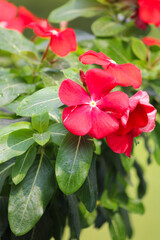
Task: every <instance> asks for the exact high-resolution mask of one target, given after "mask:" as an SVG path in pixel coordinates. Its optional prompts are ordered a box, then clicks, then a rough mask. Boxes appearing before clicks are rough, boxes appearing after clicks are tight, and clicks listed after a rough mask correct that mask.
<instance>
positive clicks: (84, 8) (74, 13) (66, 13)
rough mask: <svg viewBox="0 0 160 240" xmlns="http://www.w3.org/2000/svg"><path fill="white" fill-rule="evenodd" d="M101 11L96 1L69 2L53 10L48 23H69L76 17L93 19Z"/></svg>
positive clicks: (72, 0)
mask: <svg viewBox="0 0 160 240" xmlns="http://www.w3.org/2000/svg"><path fill="white" fill-rule="evenodd" d="M102 10H103V8H102V5H101V4H99V3H98V2H97V1H96V0H87V1H86V0H80V1H79V0H70V1H68V2H67V3H66V4H64V5H63V6H61V7H59V8H57V9H55V10H53V11H52V12H51V13H50V15H49V18H48V19H49V21H51V22H56V23H59V22H61V21H70V20H73V19H75V18H77V17H93V16H95V15H97V14H99V13H101V12H102Z"/></svg>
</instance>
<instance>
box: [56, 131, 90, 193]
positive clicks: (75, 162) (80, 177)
mask: <svg viewBox="0 0 160 240" xmlns="http://www.w3.org/2000/svg"><path fill="white" fill-rule="evenodd" d="M92 154H93V140H92V139H91V138H90V137H88V136H75V135H72V134H71V133H68V134H67V136H66V137H65V139H64V140H63V142H62V144H61V146H60V148H59V151H58V156H57V160H56V177H57V181H58V184H59V187H60V189H61V190H62V192H64V193H65V194H71V193H73V192H76V191H77V190H78V189H79V188H80V187H81V186H82V184H83V183H84V181H85V179H86V177H87V175H88V171H89V168H90V165H91V161H92Z"/></svg>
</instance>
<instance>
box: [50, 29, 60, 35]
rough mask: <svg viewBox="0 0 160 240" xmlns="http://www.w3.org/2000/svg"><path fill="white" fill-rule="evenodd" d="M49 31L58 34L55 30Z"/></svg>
mask: <svg viewBox="0 0 160 240" xmlns="http://www.w3.org/2000/svg"><path fill="white" fill-rule="evenodd" d="M50 32H51V33H52V34H54V35H58V32H57V31H56V30H50Z"/></svg>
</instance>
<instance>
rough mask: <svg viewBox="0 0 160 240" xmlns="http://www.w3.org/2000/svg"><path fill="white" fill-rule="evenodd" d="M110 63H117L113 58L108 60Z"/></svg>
mask: <svg viewBox="0 0 160 240" xmlns="http://www.w3.org/2000/svg"><path fill="white" fill-rule="evenodd" d="M109 61H110V63H113V64H117V63H116V62H115V61H114V60H109Z"/></svg>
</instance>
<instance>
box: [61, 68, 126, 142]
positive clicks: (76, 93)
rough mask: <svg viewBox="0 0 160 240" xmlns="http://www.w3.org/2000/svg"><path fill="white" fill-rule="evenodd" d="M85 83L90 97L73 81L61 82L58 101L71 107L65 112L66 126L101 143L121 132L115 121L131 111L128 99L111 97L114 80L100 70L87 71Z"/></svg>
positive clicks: (118, 93) (63, 116) (121, 96)
mask: <svg viewBox="0 0 160 240" xmlns="http://www.w3.org/2000/svg"><path fill="white" fill-rule="evenodd" d="M85 83H86V86H87V88H88V92H89V93H87V91H85V90H84V89H83V88H82V87H81V86H80V85H78V84H77V83H75V82H73V81H72V80H70V79H66V80H64V81H63V82H62V84H61V86H60V89H59V97H60V100H61V101H62V103H64V104H65V105H68V106H69V107H67V108H65V109H64V110H63V115H62V118H63V124H64V126H65V127H66V128H67V129H68V131H70V132H71V133H73V134H75V135H79V136H83V135H86V134H89V135H90V136H91V137H94V138H97V139H101V138H104V137H106V136H107V135H108V134H111V133H113V132H115V131H116V130H118V128H119V122H118V120H117V119H116V117H117V116H119V117H121V116H122V115H123V114H124V112H125V111H126V109H127V108H128V96H127V95H126V94H125V93H123V92H119V91H116V92H111V93H110V91H111V90H112V89H113V88H114V87H115V86H116V84H115V80H114V78H113V77H112V76H111V75H109V74H108V73H106V72H105V71H104V70H101V69H91V70H88V71H87V72H86V75H85ZM115 115H116V117H115Z"/></svg>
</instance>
